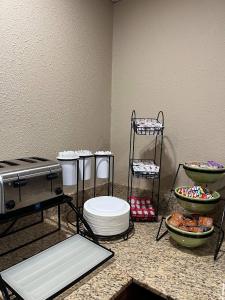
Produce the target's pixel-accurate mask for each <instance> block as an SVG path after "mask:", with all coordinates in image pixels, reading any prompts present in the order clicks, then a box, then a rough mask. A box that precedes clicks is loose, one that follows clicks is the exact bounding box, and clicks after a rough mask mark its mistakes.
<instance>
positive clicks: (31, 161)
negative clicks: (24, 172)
mask: <svg viewBox="0 0 225 300" xmlns="http://www.w3.org/2000/svg"><path fill="white" fill-rule="evenodd" d="M17 160H20V161H24V162H27V163H32V164H33V163H36V161H35V160H31V159H29V158H18V159H17Z"/></svg>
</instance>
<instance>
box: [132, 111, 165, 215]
mask: <svg viewBox="0 0 225 300" xmlns="http://www.w3.org/2000/svg"><path fill="white" fill-rule="evenodd" d="M141 120H149V121H158V122H160V123H161V125H162V127H161V128H155V127H137V123H136V122H137V121H141ZM163 130H164V114H163V112H162V111H160V112H159V113H158V115H157V117H156V118H155V119H153V118H137V117H136V112H135V110H133V111H132V114H131V125H130V148H129V162H128V189H127V199H128V201H130V199H131V197H132V194H133V177H138V178H146V179H149V180H152V193H151V194H152V199H153V200H154V198H155V196H156V199H155V203H156V207H155V215H156V219H157V217H158V212H159V198H160V181H161V180H160V178H161V166H162V149H163ZM136 135H144V136H146V135H149V136H153V137H154V139H155V143H154V154H153V158H152V159H135V158H134V153H135V136H136ZM158 145H159V151H158V150H157V146H158ZM148 161H149V162H150V161H152V162H153V163H154V164H156V165H157V166H159V172H152V173H150V172H136V171H135V170H134V168H133V163H135V162H148ZM156 181H157V184H156Z"/></svg>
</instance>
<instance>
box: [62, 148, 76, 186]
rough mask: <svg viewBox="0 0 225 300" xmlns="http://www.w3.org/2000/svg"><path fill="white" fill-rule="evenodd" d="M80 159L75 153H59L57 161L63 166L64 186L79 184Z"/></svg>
mask: <svg viewBox="0 0 225 300" xmlns="http://www.w3.org/2000/svg"><path fill="white" fill-rule="evenodd" d="M78 159H79V156H77V154H76V153H75V152H74V151H63V152H59V153H58V157H57V160H58V161H59V163H60V164H61V166H62V171H63V185H64V186H71V185H76V184H77V162H78Z"/></svg>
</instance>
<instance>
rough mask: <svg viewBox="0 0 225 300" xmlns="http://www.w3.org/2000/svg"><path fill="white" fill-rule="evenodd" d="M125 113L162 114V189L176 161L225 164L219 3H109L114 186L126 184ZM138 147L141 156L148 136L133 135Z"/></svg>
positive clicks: (224, 60)
mask: <svg viewBox="0 0 225 300" xmlns="http://www.w3.org/2000/svg"><path fill="white" fill-rule="evenodd" d="M133 108H135V109H136V111H137V114H138V116H150V117H151V116H155V115H156V113H157V112H158V111H159V110H163V111H164V113H165V125H166V129H165V143H164V153H163V154H164V167H163V173H162V178H163V187H164V188H167V187H168V186H170V184H171V179H172V176H173V174H174V169H175V168H176V167H177V164H178V163H179V162H184V161H188V160H205V159H214V160H218V161H220V162H223V163H225V1H224V0H214V1H211V0H199V1H195V0H189V1H180V0H170V1H166V0H123V1H120V2H118V3H117V4H116V5H114V33H113V75H112V118H111V122H112V126H111V144H112V149H113V151H114V152H115V154H116V157H117V169H116V181H117V182H123V183H126V182H127V164H128V143H129V126H130V125H129V120H130V114H131V111H132V109H133ZM143 141H145V143H144V142H143ZM146 141H147V142H148V143H146ZM138 144H139V145H140V146H139V149H138V152H139V154H140V155H141V157H143V155H146V152H147V151H148V148H149V147H150V148H151V145H150V138H149V140H148V138H144V137H140V138H139V142H138ZM186 182H187V181H186V180H185V179H184V181H183V183H186Z"/></svg>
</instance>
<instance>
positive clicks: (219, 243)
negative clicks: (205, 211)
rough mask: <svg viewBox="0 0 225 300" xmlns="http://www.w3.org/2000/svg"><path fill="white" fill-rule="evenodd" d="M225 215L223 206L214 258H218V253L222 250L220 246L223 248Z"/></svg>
mask: <svg viewBox="0 0 225 300" xmlns="http://www.w3.org/2000/svg"><path fill="white" fill-rule="evenodd" d="M224 217H225V206H224V208H223V214H222V217H221V221H220V225H219V226H218V237H217V241H216V248H215V252H214V260H216V259H217V257H218V254H219V252H220V248H221V246H222V243H223V240H224V231H223V223H224Z"/></svg>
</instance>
